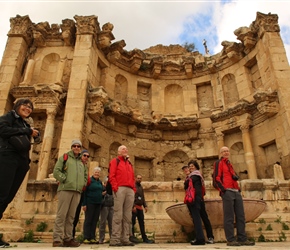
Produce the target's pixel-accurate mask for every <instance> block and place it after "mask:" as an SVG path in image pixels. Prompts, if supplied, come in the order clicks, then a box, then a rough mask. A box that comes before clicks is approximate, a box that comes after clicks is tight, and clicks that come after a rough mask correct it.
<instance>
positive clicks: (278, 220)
mask: <svg viewBox="0 0 290 250" xmlns="http://www.w3.org/2000/svg"><path fill="white" fill-rule="evenodd" d="M281 219H282V218H281V216H277V219H276V220H275V221H274V222H277V223H281Z"/></svg>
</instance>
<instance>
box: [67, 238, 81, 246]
mask: <svg viewBox="0 0 290 250" xmlns="http://www.w3.org/2000/svg"><path fill="white" fill-rule="evenodd" d="M80 245H81V243H79V242H77V241H74V239H71V240H69V241H63V246H64V247H79V246H80Z"/></svg>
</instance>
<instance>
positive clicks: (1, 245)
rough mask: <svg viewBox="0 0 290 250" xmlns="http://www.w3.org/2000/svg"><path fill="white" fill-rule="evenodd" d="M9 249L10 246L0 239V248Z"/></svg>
mask: <svg viewBox="0 0 290 250" xmlns="http://www.w3.org/2000/svg"><path fill="white" fill-rule="evenodd" d="M5 247H10V244H9V243H8V242H6V241H4V240H2V239H0V248H5Z"/></svg>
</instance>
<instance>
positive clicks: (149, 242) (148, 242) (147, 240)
mask: <svg viewBox="0 0 290 250" xmlns="http://www.w3.org/2000/svg"><path fill="white" fill-rule="evenodd" d="M143 242H144V243H147V244H153V243H154V241H153V240H149V239H146V240H143Z"/></svg>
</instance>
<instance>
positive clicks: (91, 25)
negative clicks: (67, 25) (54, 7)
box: [74, 15, 101, 35]
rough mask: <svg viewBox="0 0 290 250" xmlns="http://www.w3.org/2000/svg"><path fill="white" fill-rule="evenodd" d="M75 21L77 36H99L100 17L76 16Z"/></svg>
mask: <svg viewBox="0 0 290 250" xmlns="http://www.w3.org/2000/svg"><path fill="white" fill-rule="evenodd" d="M74 19H75V20H76V21H77V22H76V26H77V35H85V34H91V35H94V34H97V33H99V32H100V30H101V29H100V24H99V22H98V17H97V16H95V15H91V16H78V15H75V16H74Z"/></svg>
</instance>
